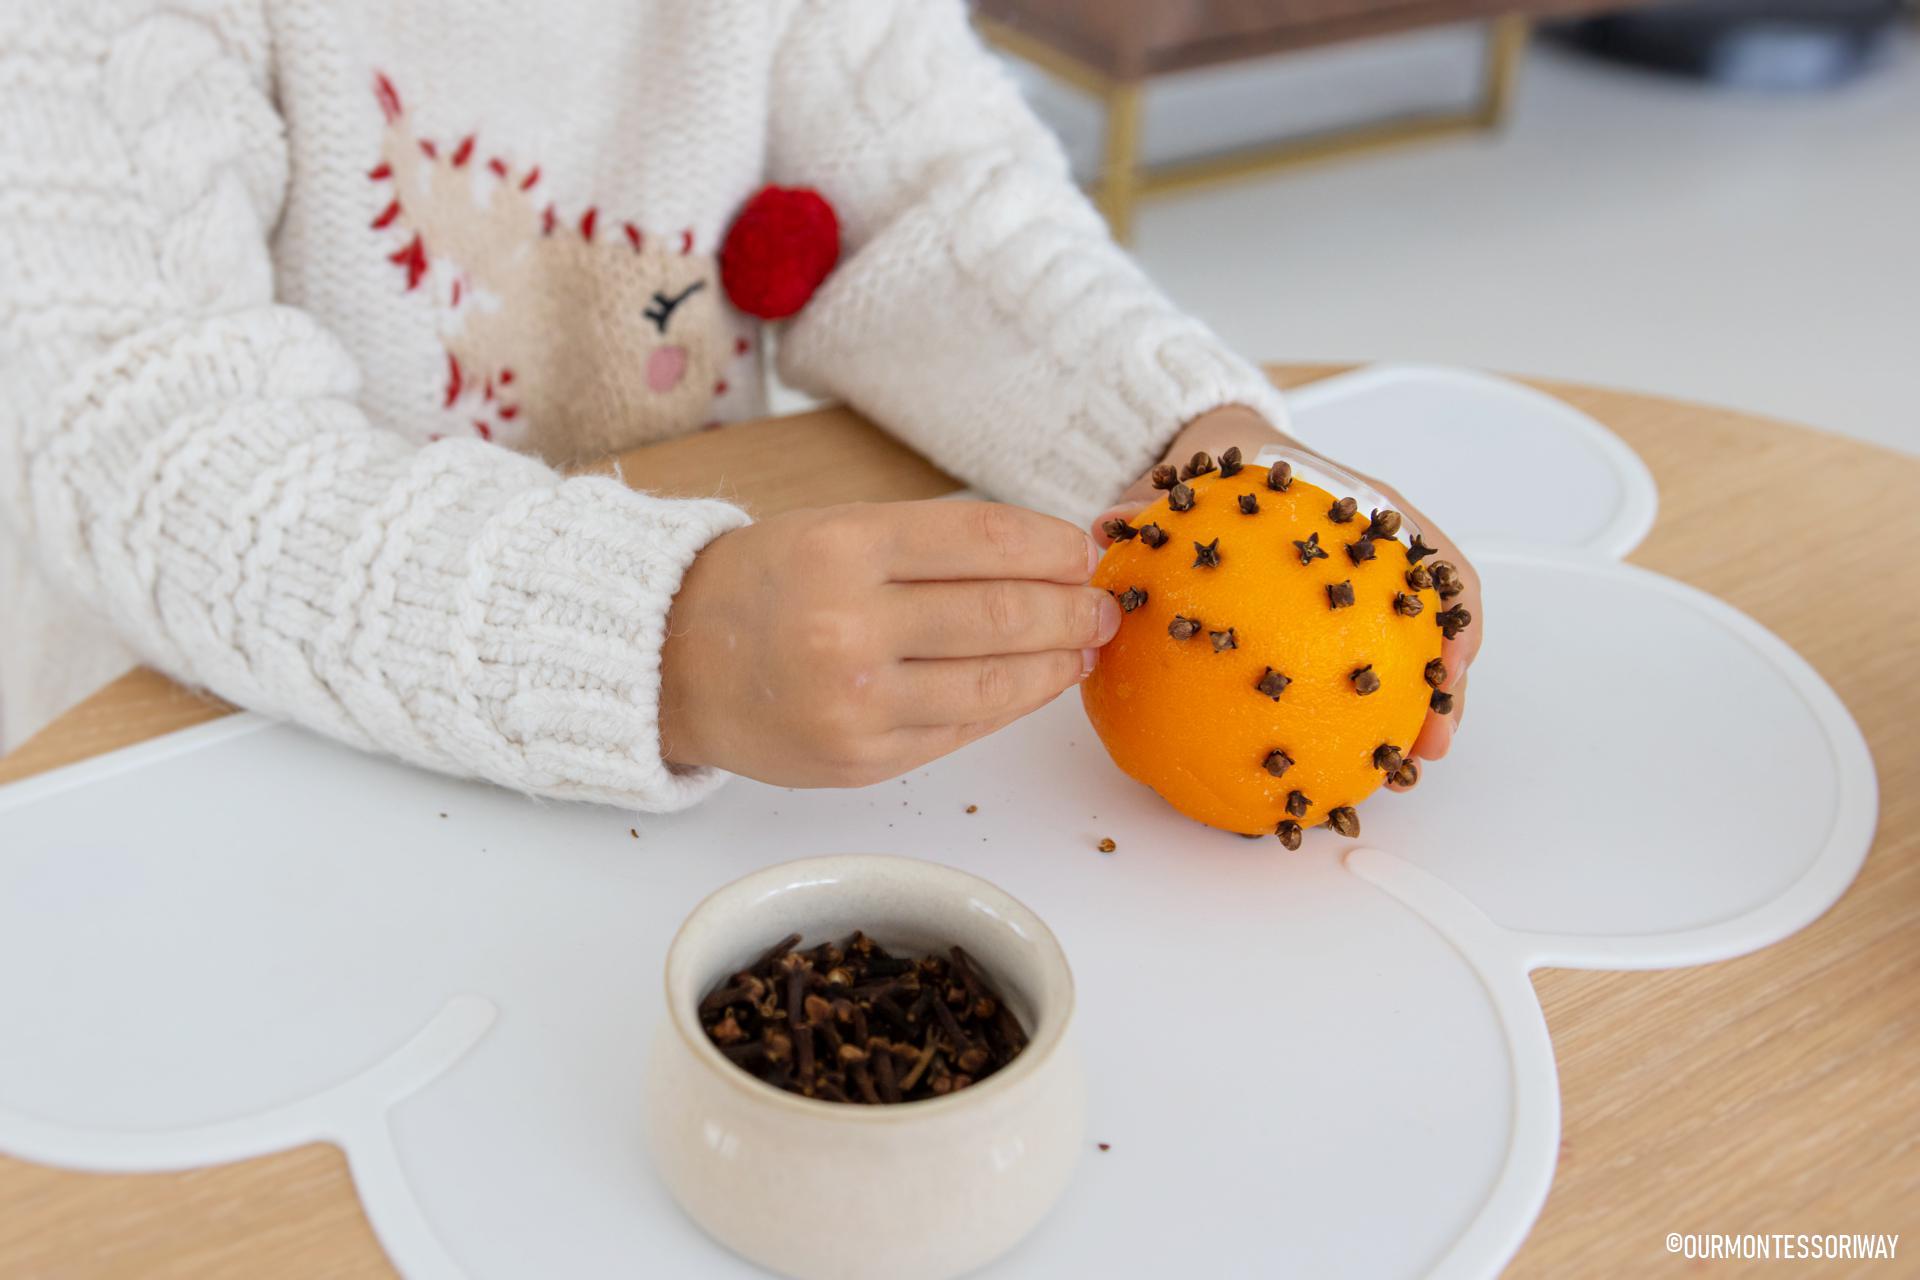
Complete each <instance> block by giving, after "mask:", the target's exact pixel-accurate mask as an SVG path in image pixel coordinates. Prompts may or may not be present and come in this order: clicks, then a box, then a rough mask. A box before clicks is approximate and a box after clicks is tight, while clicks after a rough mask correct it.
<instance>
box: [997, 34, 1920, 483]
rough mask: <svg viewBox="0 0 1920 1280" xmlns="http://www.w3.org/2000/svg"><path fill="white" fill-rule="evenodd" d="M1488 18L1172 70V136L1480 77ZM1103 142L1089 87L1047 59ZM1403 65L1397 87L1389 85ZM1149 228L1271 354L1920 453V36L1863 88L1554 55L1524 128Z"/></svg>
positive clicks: (1309, 176)
mask: <svg viewBox="0 0 1920 1280" xmlns="http://www.w3.org/2000/svg"><path fill="white" fill-rule="evenodd" d="M1477 49H1478V46H1477V39H1476V37H1475V36H1474V34H1473V33H1472V32H1470V31H1466V30H1455V31H1449V32H1442V33H1435V34H1433V35H1430V36H1425V37H1420V38H1417V39H1415V40H1411V41H1405V40H1403V41H1397V42H1389V43H1385V44H1375V45H1369V46H1363V47H1357V48H1352V49H1347V50H1340V51H1335V52H1332V53H1327V54H1315V55H1305V56H1297V57H1294V58H1291V59H1277V60H1273V61H1269V62H1265V63H1261V64H1256V65H1254V66H1251V67H1247V68H1241V69H1234V70H1229V71H1226V72H1210V73H1202V74H1198V75H1191V76H1186V77H1179V78H1175V79H1172V80H1170V81H1167V82H1165V83H1164V85H1163V87H1161V88H1159V89H1156V90H1155V91H1154V92H1153V93H1152V94H1151V95H1150V97H1149V101H1148V107H1147V111H1148V120H1149V128H1148V148H1147V149H1148V152H1149V155H1167V154H1174V153H1179V152H1188V153H1193V152H1205V151H1207V150H1210V149H1218V148H1219V147H1220V146H1222V145H1223V144H1227V143H1232V142H1235V141H1239V140H1243V139H1245V138H1248V137H1257V136H1261V135H1262V134H1263V133H1266V134H1272V133H1277V132H1280V131H1282V130H1285V129H1286V128H1287V127H1288V126H1289V125H1290V124H1294V125H1297V124H1298V123H1299V122H1301V121H1308V122H1310V123H1318V122H1319V121H1320V120H1322V119H1325V118H1327V117H1330V116H1338V115H1340V114H1341V113H1342V112H1343V111H1344V112H1347V113H1348V114H1350V115H1351V114H1364V113H1366V112H1368V111H1369V110H1375V109H1377V108H1378V107H1379V105H1381V103H1382V102H1383V101H1386V100H1387V99H1385V98H1384V97H1383V94H1390V95H1391V102H1392V103H1393V104H1395V105H1407V104H1410V103H1417V102H1422V101H1425V102H1433V101H1438V100H1444V99H1445V98H1446V97H1447V96H1448V95H1449V94H1452V95H1453V96H1454V97H1458V96H1460V90H1461V87H1462V86H1468V85H1470V84H1471V81H1472V78H1473V76H1474V74H1475V72H1474V64H1475V61H1476V59H1477ZM1021 79H1022V81H1023V83H1025V84H1027V85H1028V87H1029V89H1030V94H1031V96H1032V98H1033V100H1034V102H1035V105H1036V108H1037V109H1038V110H1039V111H1040V112H1041V114H1042V115H1043V116H1044V117H1046V118H1047V119H1048V120H1049V122H1050V123H1052V124H1054V125H1055V127H1056V128H1057V129H1059V130H1060V131H1061V133H1062V135H1063V137H1064V138H1066V140H1067V142H1068V146H1069V150H1070V151H1072V152H1073V154H1074V155H1075V156H1076V158H1077V159H1081V160H1087V161H1090V160H1091V157H1092V156H1093V155H1094V154H1095V153H1096V152H1097V147H1098V123H1097V118H1096V116H1095V114H1094V112H1093V111H1092V109H1091V108H1090V107H1089V106H1088V104H1087V103H1086V102H1085V101H1084V100H1079V99H1076V98H1075V96H1074V95H1072V94H1071V93H1070V92H1068V91H1066V90H1064V89H1060V88H1058V87H1056V86H1054V85H1052V84H1050V83H1047V82H1044V81H1043V80H1042V79H1041V78H1040V77H1039V76H1037V75H1036V74H1032V73H1030V72H1027V71H1025V70H1023V71H1022V74H1021ZM1383 86H1386V87H1385V88H1383ZM1135 247H1136V250H1137V252H1138V253H1139V255H1140V257H1141V259H1142V261H1143V262H1144V263H1145V264H1146V266H1147V267H1148V269H1149V270H1150V271H1151V272H1152V273H1153V274H1154V276H1155V277H1156V278H1157V279H1158V280H1159V281H1160V282H1161V283H1162V284H1163V285H1164V286H1165V287H1166V288H1167V289H1168V290H1169V292H1171V293H1172V294H1173V295H1174V297H1175V298H1176V299H1178V300H1179V301H1180V302H1181V303H1182V304H1183V305H1185V306H1186V307H1188V308H1190V309H1191V310H1193V311H1194V312H1196V313H1198V314H1199V315H1201V316H1203V317H1204V318H1206V319H1207V320H1208V321H1209V322H1210V323H1212V324H1213V325H1214V326H1215V327H1216V328H1217V329H1218V330H1219V331H1220V332H1221V333H1222V334H1223V335H1224V336H1226V337H1227V339H1228V340H1229V341H1231V342H1232V343H1234V344H1235V345H1236V346H1237V347H1238V348H1240V349H1241V350H1243V351H1244V352H1246V353H1247V354H1248V355H1251V356H1255V357H1257V358H1263V359H1290V360H1316V359H1328V360H1354V359H1393V360H1423V361H1440V362H1449V363H1459V364H1468V365H1477V366H1481V367H1486V368H1492V369H1503V370H1510V371H1515V372H1522V373H1537V374H1543V375H1551V376H1560V377H1566V378H1571V379H1578V380H1583V381H1587V382H1594V383H1601V384H1606V385H1613V386H1622V387H1631V388H1635V389H1641V390H1648V391H1656V392H1662V393H1666V394H1671V395H1678V396H1683V397H1688V398H1693V399H1698V400H1703V401H1710V402H1715V403H1720V404H1727V405H1734V406H1738V407H1742V408H1746V409H1751V410H1754V411H1758V412H1762V413H1767V414H1771V415H1774V416H1777V417H1781V418H1786V419H1790V420H1794V421H1799V422H1804V423H1808V424H1812V425H1818V426H1822V427H1826V428H1829V429H1832V430H1836V431H1841V432H1846V433H1848V434H1851V435H1855V436H1859V437H1862V438H1865V439H1869V440H1875V441H1879V442H1881V443H1884V444H1888V445H1892V446H1894V447H1897V448H1902V449H1905V450H1908V451H1912V452H1916V453H1920V44H1917V43H1916V42H1914V41H1912V40H1909V41H1908V42H1907V43H1906V44H1904V45H1903V46H1902V47H1901V48H1900V49H1899V50H1898V56H1897V57H1896V58H1894V59H1893V61H1892V62H1891V63H1890V64H1889V65H1887V66H1884V67H1882V68H1881V69H1880V70H1879V71H1878V72H1877V74H1873V75H1871V76H1869V77H1867V78H1865V79H1863V80H1860V81H1857V82H1855V83H1854V84H1853V85H1851V86H1849V87H1846V88H1843V89H1841V90H1838V91H1834V92H1829V93H1823V94H1808V95H1785V96H1770V95H1757V94H1751V93H1737V92H1731V91H1723V90H1714V89H1709V88H1703V87H1701V86H1698V85H1695V84H1693V83H1691V82H1687V81H1681V80H1674V79H1668V78H1665V77H1660V76H1655V75H1650V74H1646V73H1641V72H1637V71H1633V70H1629V69H1623V68H1618V67H1612V66H1607V65H1603V64H1599V63H1595V62H1591V61H1588V60H1586V59H1583V58H1580V57H1577V56H1575V55H1573V54H1571V53H1568V52H1566V51H1564V50H1561V49H1558V48H1555V47H1553V46H1551V45H1538V44H1537V45H1536V46H1535V48H1534V49H1533V51H1532V52H1531V54H1530V56H1529V59H1528V63H1527V67H1526V72H1525V76H1524V79H1523V82H1522V86H1521V90H1520V95H1519V100H1518V103H1517V108H1516V110H1515V113H1514V117H1513V121H1512V124H1511V126H1510V127H1509V128H1508V129H1507V130H1506V132H1504V133H1503V134H1501V135H1499V136H1497V137H1492V136H1489V137H1480V138H1468V139H1462V140H1460V141H1449V142H1444V143H1438V144H1429V145H1423V146H1420V147H1416V148H1413V149H1408V150H1404V151H1399V152H1394V153H1386V154H1381V155H1376V156H1372V157H1360V158H1354V159H1350V160H1344V161H1340V162H1335V163H1329V164H1326V165H1323V166H1318V167H1315V168H1312V169H1304V170H1298V171H1295V172H1293V173H1291V174H1283V175H1278V176H1275V177H1271V178H1264V179H1260V180H1257V181H1250V182H1246V183H1242V184H1240V185H1236V186H1231V187H1223V188H1216V189H1214V190H1212V191H1209V192H1205V193H1202V194H1197V195H1190V196H1182V197H1165V198H1162V199H1159V200H1155V201H1152V202H1150V203H1148V204H1147V205H1146V206H1144V208H1143V212H1142V215H1141V217H1140V222H1139V229H1138V234H1137V237H1136V246H1135Z"/></svg>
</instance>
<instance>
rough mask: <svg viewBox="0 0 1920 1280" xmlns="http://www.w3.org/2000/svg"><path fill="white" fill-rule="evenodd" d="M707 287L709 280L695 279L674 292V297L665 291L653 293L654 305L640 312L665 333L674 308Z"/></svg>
mask: <svg viewBox="0 0 1920 1280" xmlns="http://www.w3.org/2000/svg"><path fill="white" fill-rule="evenodd" d="M706 287H707V282H706V281H705V280H695V281H694V282H693V283H692V284H690V285H688V286H687V287H686V288H684V289H682V290H681V291H680V292H679V293H676V294H674V295H673V296H672V297H668V296H667V295H666V294H664V293H659V292H656V293H655V294H654V295H653V305H652V306H650V307H648V308H647V309H646V310H645V311H643V312H641V313H640V314H641V315H643V316H645V317H646V318H647V319H649V320H651V321H653V327H654V328H656V329H658V330H659V331H660V332H661V333H665V332H666V331H667V319H668V318H669V317H670V316H672V315H673V311H674V308H675V307H678V306H679V305H680V304H681V303H683V302H685V301H686V300H687V299H688V298H691V297H692V296H693V295H694V294H696V293H698V292H700V290H702V289H704V288H706Z"/></svg>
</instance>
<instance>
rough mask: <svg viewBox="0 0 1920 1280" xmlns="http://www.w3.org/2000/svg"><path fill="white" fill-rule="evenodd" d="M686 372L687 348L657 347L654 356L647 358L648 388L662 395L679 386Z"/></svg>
mask: <svg viewBox="0 0 1920 1280" xmlns="http://www.w3.org/2000/svg"><path fill="white" fill-rule="evenodd" d="M686 372H687V349H686V348H685V347H682V346H677V345H676V346H670V347H655V348H654V350H653V354H652V355H650V356H648V357H647V386H648V387H649V388H650V389H652V390H654V391H657V392H659V393H661V394H662V395H664V394H665V393H667V392H669V391H671V390H673V389H674V388H675V387H677V386H679V385H680V379H681V378H682V377H684V376H685V374H686Z"/></svg>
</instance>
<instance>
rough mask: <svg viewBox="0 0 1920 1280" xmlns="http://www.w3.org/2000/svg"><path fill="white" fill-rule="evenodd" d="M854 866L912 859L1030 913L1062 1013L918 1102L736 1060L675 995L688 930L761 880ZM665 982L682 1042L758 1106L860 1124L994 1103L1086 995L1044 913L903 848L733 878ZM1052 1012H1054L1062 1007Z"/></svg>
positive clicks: (702, 907)
mask: <svg viewBox="0 0 1920 1280" xmlns="http://www.w3.org/2000/svg"><path fill="white" fill-rule="evenodd" d="M849 864H850V865H852V866H853V867H862V866H865V867H869V868H871V867H872V866H873V865H874V864H911V865H912V866H914V867H916V868H918V869H920V870H921V871H923V872H925V873H926V874H928V875H930V876H931V877H933V878H934V879H936V880H942V881H944V882H945V885H946V887H947V888H948V889H949V890H950V889H952V888H955V887H964V888H965V889H967V890H968V891H969V892H971V893H974V894H981V893H984V894H986V895H988V896H989V897H991V898H995V899H998V902H997V903H996V905H999V906H1002V907H1011V908H1012V909H1013V910H1014V911H1015V912H1017V913H1018V914H1020V915H1021V916H1023V917H1024V920H1023V921H1022V924H1024V925H1028V926H1030V933H1031V936H1032V937H1033V940H1034V941H1035V942H1036V943H1037V944H1038V951H1039V956H1040V964H1041V965H1042V966H1043V967H1053V968H1057V970H1058V972H1059V975H1060V977H1061V979H1062V983H1063V990H1064V993H1065V994H1064V998H1063V999H1062V1001H1061V1007H1060V1008H1059V1010H1058V1012H1057V1015H1055V1016H1050V1017H1041V1018H1038V1019H1036V1021H1037V1023H1038V1025H1037V1026H1036V1027H1035V1028H1034V1029H1033V1031H1032V1033H1031V1035H1030V1038H1029V1039H1028V1041H1027V1046H1026V1048H1024V1049H1022V1050H1021V1051H1020V1052H1019V1053H1018V1054H1017V1055H1015V1057H1014V1059H1013V1061H1012V1062H1010V1063H1008V1064H1007V1065H1006V1066H1005V1067H1002V1068H1001V1069H1000V1070H998V1071H996V1072H994V1073H993V1074H992V1075H990V1076H988V1077H987V1078H986V1079H985V1080H982V1081H980V1082H979V1083H978V1084H973V1085H968V1086H967V1087H966V1088H965V1089H962V1090H960V1091H959V1092H958V1093H952V1094H948V1095H947V1096H946V1097H944V1098H922V1099H920V1100H918V1101H915V1102H894V1103H886V1104H882V1105H879V1106H869V1105H863V1104H857V1103H845V1102H831V1101H828V1100H827V1099H824V1098H808V1097H803V1096H802V1095H800V1094H797V1093H789V1092H787V1091H786V1090H785V1089H780V1088H776V1087H775V1086H773V1085H770V1084H767V1083H766V1082H765V1081H763V1080H760V1079H758V1078H756V1077H755V1076H753V1075H752V1074H750V1073H748V1072H746V1071H743V1070H741V1069H740V1068H739V1067H738V1066H735V1065H734V1064H733V1063H732V1062H730V1061H728V1060H727V1058H726V1057H725V1056H724V1055H723V1054H721V1052H720V1050H719V1049H717V1048H716V1047H715V1046H714V1044H713V1042H712V1041H711V1040H709V1039H708V1038H707V1036H706V1034H705V1032H704V1030H703V1029H702V1028H701V1026H700V1019H699V1012H698V1006H697V1005H691V1006H687V1007H682V1006H681V1005H680V1004H679V1003H678V1002H677V1001H676V1000H675V998H674V990H673V986H674V981H673V980H674V974H675V970H676V968H677V967H678V966H679V965H680V964H681V963H683V960H682V957H681V948H682V946H683V944H684V943H685V942H686V940H687V932H688V930H689V929H691V928H692V927H693V926H694V925H695V924H696V923H697V922H698V921H699V920H700V919H701V917H703V916H705V915H708V914H709V913H711V912H713V911H715V910H717V909H718V908H720V907H721V906H724V905H725V904H726V902H727V901H730V900H731V899H732V898H734V897H735V896H741V897H745V896H749V895H751V894H752V893H753V891H754V889H755V888H757V887H759V886H760V884H761V882H764V881H773V880H785V879H788V878H790V877H791V875H792V873H793V872H794V871H796V870H798V869H803V868H810V867H811V868H818V869H822V870H824V869H826V868H828V867H831V866H835V865H838V866H842V867H844V866H848V865H849ZM661 985H662V988H663V997H664V999H665V1000H666V1011H667V1021H668V1023H669V1024H670V1025H671V1026H672V1027H673V1029H674V1032H675V1034H677V1035H678V1036H679V1037H680V1040H681V1042H682V1043H683V1044H684V1045H685V1046H686V1047H687V1048H688V1049H689V1050H690V1051H691V1053H692V1054H693V1057H694V1060H695V1061H697V1062H699V1063H701V1064H702V1065H703V1066H706V1067H707V1068H709V1069H710V1070H711V1071H712V1072H713V1073H714V1074H715V1075H717V1076H719V1077H720V1078H721V1079H722V1080H725V1081H727V1082H728V1084H729V1085H731V1086H732V1087H733V1088H736V1089H739V1090H741V1091H742V1092H743V1093H744V1094H745V1095H746V1096H747V1097H748V1098H750V1099H751V1100H753V1101H754V1102H755V1103H757V1104H758V1105H762V1106H770V1107H777V1108H780V1109H783V1110H787V1111H790V1112H792V1113H794V1114H795V1115H800V1116H810V1117H813V1118H815V1119H823V1120H831V1121H836V1122H845V1123H853V1124H908V1123H915V1122H918V1121H922V1120H929V1121H930V1120H934V1119H938V1118H939V1117H942V1116H947V1115H951V1114H952V1113H954V1112H955V1111H959V1110H964V1109H967V1108H970V1107H983V1106H989V1105H991V1104H992V1103H993V1101H994V1099H996V1098H998V1097H1000V1096H1001V1095H1002V1094H1005V1093H1008V1092H1010V1091H1011V1090H1013V1089H1015V1088H1018V1087H1019V1085H1020V1084H1021V1082H1022V1081H1024V1080H1026V1079H1027V1078H1028V1077H1030V1076H1032V1075H1033V1074H1034V1073H1036V1072H1037V1071H1039V1070H1040V1069H1041V1068H1042V1067H1043V1066H1045V1065H1046V1063H1047V1062H1048V1061H1049V1060H1051V1059H1052V1058H1053V1057H1054V1056H1055V1055H1056V1053H1057V1052H1058V1050H1059V1048H1060V1045H1061V1044H1062V1043H1063V1042H1064V1041H1065V1040H1066V1034H1067V1028H1068V1026H1069V1025H1070V1024H1071V1023H1072V1021H1073V1014H1074V1008H1075V1005H1076V1003H1077V999H1078V995H1077V991H1076V987H1075V984H1074V978H1073V967H1072V965H1070V964H1069V963H1068V962H1067V953H1066V951H1065V949H1064V948H1062V947H1061V945H1060V939H1059V938H1057V937H1056V936H1054V932H1053V930H1052V928H1050V927H1049V926H1048V925H1047V922H1046V921H1045V920H1043V919H1041V917H1040V913H1039V912H1037V911H1035V910H1034V909H1033V908H1032V907H1030V906H1028V905H1027V904H1026V903H1024V902H1022V901H1021V900H1020V899H1018V898H1016V897H1014V896H1013V895H1012V894H1011V893H1008V892H1007V891H1006V890H1005V889H1002V888H1001V887H1000V886H999V885H996V884H994V883H993V882H992V881H990V880H986V879H984V878H982V877H980V876H977V875H974V874H973V873H972V872H970V871H962V870H960V869H959V868H958V867H952V866H948V865H947V864H946V863H943V862H933V861H930V860H928V859H925V858H915V857H911V856H909V855H905V854H896V853H830V854H820V855H815V856H812V857H806V858H793V859H790V860H788V861H786V862H777V863H774V864H773V865H771V866H766V867H761V868H759V869H758V870H755V871H750V872H748V873H747V874H746V875H744V876H740V877H739V878H737V879H734V880H730V881H728V882H727V883H726V884H723V885H721V886H720V887H719V888H717V889H715V890H714V891H713V892H711V893H709V894H707V896H706V897H704V898H702V899H701V900H700V901H699V903H698V904H697V905H695V907H694V908H693V910H692V911H689V912H688V913H687V916H686V919H684V920H682V921H681V922H680V927H679V929H677V930H675V931H674V935H673V940H672V941H671V942H669V943H668V944H667V955H666V962H665V963H664V964H663V965H662V966H661ZM1047 1012H1048V1013H1049V1014H1052V1013H1053V1012H1054V1011H1052V1010H1048V1011H1047Z"/></svg>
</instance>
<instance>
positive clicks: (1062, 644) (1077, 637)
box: [884, 581, 1120, 658]
mask: <svg viewBox="0 0 1920 1280" xmlns="http://www.w3.org/2000/svg"><path fill="white" fill-rule="evenodd" d="M884 590H885V591H886V593H887V594H886V600H887V603H888V611H887V612H888V618H889V622H888V626H889V627H890V629H891V630H892V635H891V637H890V644H891V649H892V651H893V652H894V653H895V654H897V655H898V656H900V657H902V658H977V657H980V656H982V655H985V654H996V653H1046V652H1048V651H1049V650H1054V649H1060V650H1068V649H1071V650H1074V651H1076V652H1077V651H1079V650H1081V649H1097V648H1099V647H1100V646H1101V645H1103V644H1105V643H1106V642H1107V641H1109V640H1111V639H1113V636H1114V633H1115V632H1116V631H1118V630H1120V606H1119V605H1118V604H1117V603H1115V602H1114V598H1113V597H1112V596H1111V595H1109V594H1107V593H1106V592H1105V591H1101V590H1099V589H1098V588H1095V587H1070V586H1064V585H1062V584H1060V583H1056V582H1016V581H1004V582H901V583H891V584H889V585H888V586H887V587H885V588H884Z"/></svg>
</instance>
